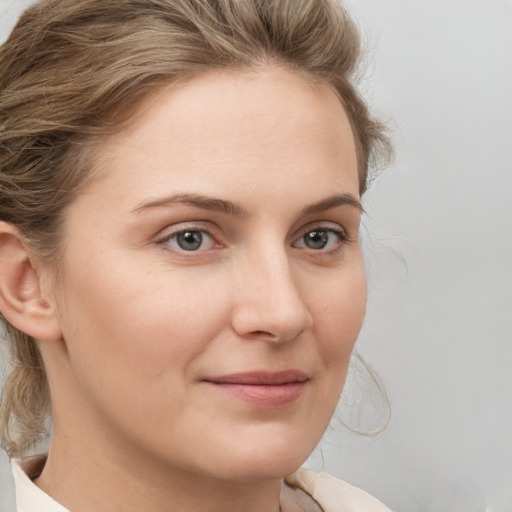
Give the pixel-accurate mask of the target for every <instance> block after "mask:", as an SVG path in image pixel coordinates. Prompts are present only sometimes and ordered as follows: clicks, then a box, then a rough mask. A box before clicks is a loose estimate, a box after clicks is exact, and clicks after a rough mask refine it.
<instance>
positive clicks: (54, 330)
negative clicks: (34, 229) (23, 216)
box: [0, 222, 62, 341]
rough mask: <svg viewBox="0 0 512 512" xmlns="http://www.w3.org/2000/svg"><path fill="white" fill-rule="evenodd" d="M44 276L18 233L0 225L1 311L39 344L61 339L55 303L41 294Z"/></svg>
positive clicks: (4, 224)
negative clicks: (40, 273) (34, 263)
mask: <svg viewBox="0 0 512 512" xmlns="http://www.w3.org/2000/svg"><path fill="white" fill-rule="evenodd" d="M40 279H41V276H40V275H39V274H38V272H37V271H36V268H35V267H34V265H33V262H32V261H31V259H30V255H29V252H28V250H27V248H26V246H25V244H24V243H23V239H22V237H21V235H20V233H19V231H18V230H17V229H16V228H15V227H14V226H12V225H11V224H8V223H6V222H0V311H1V312H2V314H3V315H4V317H5V318H6V320H7V321H8V322H9V323H10V324H11V325H12V326H13V327H15V328H16V329H18V330H19V331H22V332H24V333H26V334H28V335H30V336H32V337H34V338H36V339H38V340H46V341H53V340H58V339H60V338H61V337H62V333H61V330H60V326H59V323H58V321H57V318H56V315H55V306H54V305H53V306H52V305H51V304H52V302H54V301H52V300H48V301H47V300H46V299H45V297H43V296H42V294H41V281H40Z"/></svg>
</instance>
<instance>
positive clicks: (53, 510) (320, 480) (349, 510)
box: [11, 459, 390, 512]
mask: <svg viewBox="0 0 512 512" xmlns="http://www.w3.org/2000/svg"><path fill="white" fill-rule="evenodd" d="M31 462H32V461H31V460H30V459H28V460H25V461H22V460H16V459H14V460H12V461H11V464H12V470H13V474H14V481H15V484H16V502H17V512H69V510H68V509H67V508H65V507H63V506H62V505H59V504H58V503H57V502H56V501H55V500H54V499H52V498H51V497H50V496H48V495H47V494H46V493H45V492H43V491H42V490H41V489H39V487H37V486H36V485H35V484H34V483H33V482H32V480H31V479H30V478H29V477H28V476H27V473H26V472H28V473H29V474H31V466H33V462H32V464H31ZM286 481H287V483H288V484H290V485H292V486H294V487H298V488H299V489H301V490H303V491H304V492H306V493H307V494H309V495H310V496H312V497H313V498H314V499H315V500H316V501H317V503H318V504H319V505H320V506H321V507H322V509H323V511H324V512H390V510H389V509H388V508H387V507H385V506H384V505H383V504H382V503H381V502H380V501H378V500H376V499H375V498H374V497H373V496H370V495H369V494H368V493H366V492H364V491H362V490H361V489H358V488H357V487H353V486H351V485H350V484H347V483H346V482H343V481H342V480H338V479H337V478H335V477H333V476H331V475H329V474H327V473H316V472H314V471H311V470H308V469H299V470H298V471H297V472H295V473H293V474H292V475H290V476H289V477H288V478H287V479H286Z"/></svg>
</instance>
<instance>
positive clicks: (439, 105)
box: [0, 0, 512, 512]
mask: <svg viewBox="0 0 512 512" xmlns="http://www.w3.org/2000/svg"><path fill="white" fill-rule="evenodd" d="M290 1H292V0H290ZM28 3H30V2H27V1H22V0H0V39H2V40H3V39H4V38H5V37H6V36H7V33H8V31H9V30H10V28H11V26H12V24H13V23H14V20H15V19H16V17H17V15H18V13H19V12H20V10H21V9H22V8H23V7H24V6H25V5H27V4H28ZM347 4H348V7H349V10H350V11H351V12H352V14H353V15H354V17H355V18H356V19H357V21H358V23H359V24H360V25H361V27H362V29H363V32H364V34H365V35H366V39H367V40H368V57H367V60H368V64H369V72H367V76H366V79H365V81H364V82H363V85H362V88H363V90H364V91H365V94H366V95H367V97H368V98H369V99H370V101H371V104H372V105H373V107H374V108H375V110H376V111H377V112H378V113H380V115H381V117H383V118H384V119H388V120H389V121H390V124H391V126H392V128H393V137H394V142H395V145H396V150H397V156H396V163H395V164H394V165H393V166H391V168H389V169H387V170H386V171H385V172H383V173H382V174H381V175H380V176H379V177H378V178H377V179H376V180H375V182H374V184H373V186H372V188H371V189H370V191H369V192H368V194H367V196H366V200H365V205H366V209H367V211H368V216H367V218H366V219H365V231H367V232H368V233H367V234H366V238H367V241H366V249H367V264H368V272H369V291H370V299H369V307H368V316H367V321H366V324H365V326H364V328H363V333H362V335H361V338H360V341H359V351H360V352H361V353H362V354H363V355H364V356H365V357H366V359H368V360H369V361H370V362H371V363H372V365H373V366H374V368H376V369H377V371H378V372H379V374H380V375H381V377H382V379H383V381H384V383H385V385H386V387H387V389H388V391H389V393H390V395H391V398H392V411H393V412H392V418H391V422H390V424H389V426H388V428H387V430H386V431H385V432H384V433H383V434H381V435H379V436H377V437H364V436H360V435H357V434H353V433H351V432H348V431H346V430H339V431H338V427H336V429H337V430H336V433H334V434H333V433H331V434H330V435H329V436H328V439H327V440H326V441H325V442H324V443H323V445H322V450H321V451H320V452H317V453H316V455H315V456H314V457H313V458H312V459H311V461H310V464H311V465H312V466H313V467H315V468H318V467H319V466H322V465H323V468H324V469H325V470H327V471H329V472H331V473H334V474H336V475H337V476H340V477H342V478H344V479H345V480H348V481H349V482H351V483H353V484H355V485H358V486H360V487H363V488H364V489H367V490H368V491H370V492H372V493H373V494H375V495H376V496H378V497H379V498H381V499H382V500H383V501H385V502H386V503H387V504H388V505H389V506H390V507H391V508H392V509H393V510H395V511H396V512H419V511H422V512H510V510H512V485H511V482H512V372H511V367H512V178H511V175H512V149H511V148H512V92H511V91H512V60H511V58H512V2H511V1H510V0H350V1H348V2H347ZM342 415H343V413H342ZM12 507H13V498H12V483H11V480H10V475H9V469H8V464H7V461H6V458H5V457H3V458H1V460H0V511H2V512H4V511H8V510H9V511H10V510H11V508H12Z"/></svg>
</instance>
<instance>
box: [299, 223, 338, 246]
mask: <svg viewBox="0 0 512 512" xmlns="http://www.w3.org/2000/svg"><path fill="white" fill-rule="evenodd" d="M347 238H348V237H347V235H346V233H345V232H344V231H342V230H341V229H334V228H327V227H325V228H324V227H318V228H315V229H310V230H309V231H307V232H306V233H304V234H303V235H302V236H301V237H300V238H299V240H298V241H297V242H296V243H295V244H294V246H295V247H303V248H307V249H312V250H313V251H335V250H336V249H338V248H339V247H340V245H341V244H342V243H343V242H345V241H347Z"/></svg>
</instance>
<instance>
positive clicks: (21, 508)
mask: <svg viewBox="0 0 512 512" xmlns="http://www.w3.org/2000/svg"><path fill="white" fill-rule="evenodd" d="M33 463H34V458H33V457H30V458H26V459H12V460H11V466H12V473H13V475H14V483H15V485H16V503H17V512H69V510H68V509H67V508H64V507H63V506H62V505H59V504H58V503H57V502H56V501H55V500H54V499H53V498H50V496H48V494H46V493H45V492H44V491H43V490H41V489H39V487H37V485H36V484H34V482H32V480H31V479H30V478H29V476H28V475H27V473H26V471H28V468H30V467H31V466H33Z"/></svg>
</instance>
